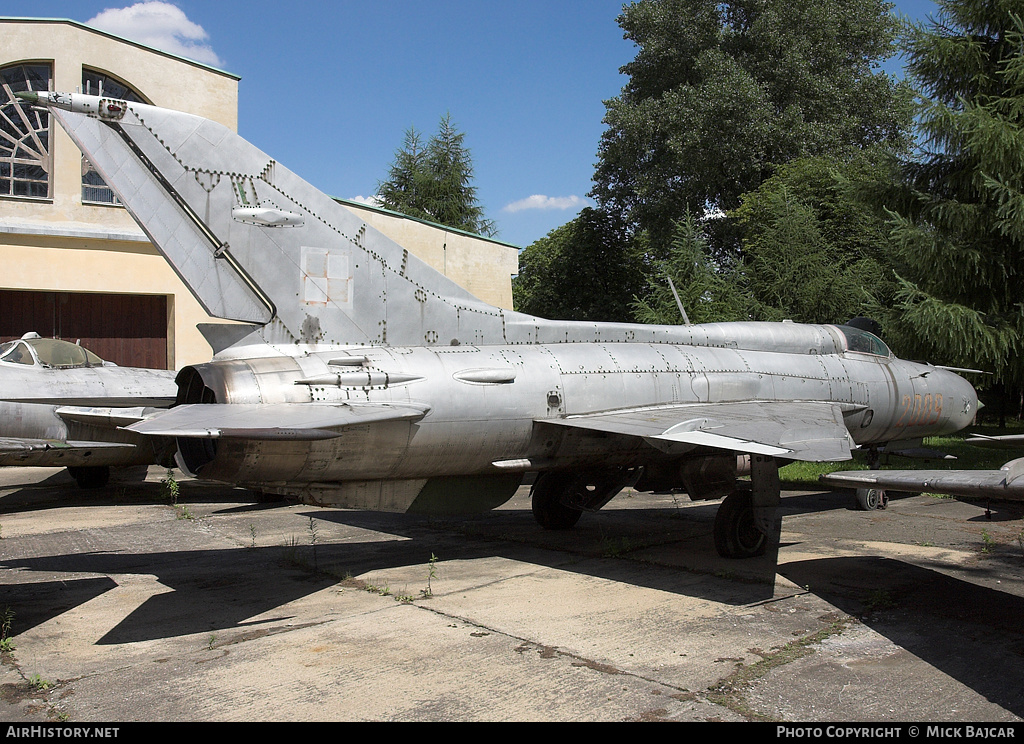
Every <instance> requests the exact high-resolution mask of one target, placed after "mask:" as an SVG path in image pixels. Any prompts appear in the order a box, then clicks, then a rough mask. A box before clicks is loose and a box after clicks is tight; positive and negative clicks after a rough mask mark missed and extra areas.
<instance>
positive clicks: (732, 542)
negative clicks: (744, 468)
mask: <svg viewBox="0 0 1024 744" xmlns="http://www.w3.org/2000/svg"><path fill="white" fill-rule="evenodd" d="M781 495H782V487H781V485H780V484H779V466H778V463H776V462H775V458H773V457H765V456H762V455H753V456H751V458H750V489H749V490H747V489H745V488H737V489H736V490H735V491H733V492H732V493H731V494H729V495H728V496H726V497H725V499H724V500H723V501H722V504H721V506H719V507H718V513H717V514H716V515H715V549H716V550H717V551H718V554H719V555H720V556H722V557H723V558H754V557H756V556H759V555H764V554H765V553H766V552H767V550H768V546H769V545H771V544H772V543H775V544H778V540H779V532H780V529H781V524H780V522H779V519H778V514H777V511H778V506H779V504H780V502H781Z"/></svg>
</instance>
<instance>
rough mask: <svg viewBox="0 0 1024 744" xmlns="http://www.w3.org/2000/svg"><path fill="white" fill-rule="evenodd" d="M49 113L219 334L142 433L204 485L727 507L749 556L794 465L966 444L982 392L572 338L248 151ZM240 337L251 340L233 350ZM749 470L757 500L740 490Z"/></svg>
mask: <svg viewBox="0 0 1024 744" xmlns="http://www.w3.org/2000/svg"><path fill="white" fill-rule="evenodd" d="M18 95H19V96H21V97H22V98H23V99H25V100H27V101H28V102H29V103H34V104H36V105H44V106H47V107H49V108H50V110H51V112H52V113H53V115H54V116H55V118H56V119H57V120H58V121H59V122H60V124H61V125H62V126H63V127H64V129H65V130H67V132H68V133H69V134H70V135H71V137H72V138H73V139H74V140H75V141H76V142H77V143H78V145H79V147H80V148H81V149H82V151H83V152H84V153H85V154H86V155H87V157H88V158H89V160H90V161H91V162H92V163H93V164H94V165H95V166H96V168H97V169H98V170H99V172H100V173H101V175H102V176H103V178H104V179H105V181H106V183H107V184H109V185H110V186H111V188H113V189H114V191H115V192H117V195H118V197H119V198H120V199H121V201H122V202H123V203H124V204H125V206H126V207H127V209H128V210H129V212H130V213H131V214H132V216H133V217H134V218H135V219H136V221H137V222H138V223H139V225H140V226H141V227H142V229H143V230H145V232H146V233H147V234H148V235H149V237H150V238H151V239H152V241H153V243H154V244H155V245H156V246H157V248H158V249H159V250H160V251H161V253H162V254H163V255H164V256H165V257H166V259H167V260H168V261H169V262H170V263H171V264H172V265H173V266H174V268H175V270H176V271H177V273H178V274H179V275H180V276H181V277H182V279H183V280H184V281H185V282H186V283H187V284H188V285H189V287H190V288H191V290H192V292H193V293H194V294H195V296H196V297H197V298H198V300H199V302H201V303H202V304H203V306H204V307H205V308H206V309H207V311H208V312H210V313H211V314H212V315H214V316H217V317H220V318H226V319H231V320H235V321H240V322H241V324H240V325H235V326H222V327H221V328H220V329H219V332H220V333H221V336H220V337H219V338H211V342H212V343H213V345H214V349H215V352H216V353H215V355H214V358H213V360H212V361H211V362H209V363H206V364H197V365H194V366H190V367H186V368H184V369H182V370H181V371H180V373H179V375H178V378H177V379H178V395H177V405H175V406H174V407H173V408H171V409H170V410H168V411H166V412H164V413H161V414H158V415H155V416H152V417H150V418H148V419H146V420H145V421H141V422H139V423H136V424H132V425H130V426H128V427H127V428H128V429H129V430H130V431H133V432H137V433H143V434H147V435H153V436H166V437H174V438H175V439H176V441H177V446H178V455H177V457H178V463H179V465H180V466H181V467H182V468H183V469H184V470H185V471H187V472H188V473H191V474H193V475H194V476H196V477H198V478H201V479H210V480H216V481H223V482H228V483H232V484H237V485H241V486H245V487H248V488H252V489H255V490H258V491H263V492H271V493H277V494H283V495H287V496H291V497H295V498H298V499H300V500H302V501H304V502H307V503H313V504H319V505H324V506H341V507H352V508H362V509H373V510H387V511H400V512H419V513H443V514H452V513H458V512H466V511H474V510H486V509H491V508H494V507H496V506H498V505H500V504H502V503H503V502H505V501H506V500H507V499H509V498H510V497H511V496H512V494H513V493H514V492H515V490H516V488H517V487H518V486H519V485H520V483H521V482H522V480H523V477H524V474H526V473H528V472H532V473H536V481H535V483H534V485H533V490H532V501H533V512H534V514H535V516H536V518H537V520H538V521H539V522H540V524H541V525H543V526H544V527H546V528H552V529H559V528H568V527H571V526H572V525H573V524H575V522H576V521H577V520H578V519H579V517H580V515H581V513H582V512H584V511H591V510H596V509H599V508H601V507H602V506H604V505H605V504H606V503H607V502H608V501H609V500H610V499H611V498H613V497H614V496H615V495H616V494H617V493H618V492H619V491H620V490H622V489H623V488H624V487H627V486H632V487H634V488H637V489H647V490H653V489H673V488H679V489H685V490H686V491H687V493H688V494H689V495H690V497H691V498H693V499H716V498H722V497H727V498H725V500H724V502H723V503H722V505H721V507H720V508H719V510H718V516H717V518H716V524H715V541H716V545H717V548H718V550H719V552H720V553H721V554H722V555H725V556H735V557H742V556H751V555H757V554H760V553H762V552H763V551H764V550H765V547H766V545H768V544H770V543H771V539H772V538H776V539H777V534H778V529H779V522H778V520H777V519H776V507H777V505H778V504H779V495H780V489H779V477H778V465H779V463H783V462H787V461H791V460H812V461H829V460H842V459H848V458H850V456H851V455H850V452H851V449H852V448H855V447H868V446H872V445H875V444H879V443H885V442H890V441H893V440H900V439H905V438H906V439H919V438H921V437H923V436H928V435H931V434H939V433H944V432H952V431H956V430H959V429H960V428H962V427H964V426H965V425H967V424H968V423H970V422H971V420H972V419H973V418H974V414H975V408H976V406H977V398H976V395H975V391H974V389H973V388H972V387H971V385H970V384H969V383H967V382H966V381H965V380H964V379H962V378H961V377H959V376H957V375H956V374H953V373H952V372H949V371H947V370H943V369H940V368H936V367H932V366H928V365H924V364H915V363H911V362H907V361H903V360H900V359H897V358H894V357H893V355H892V354H891V353H890V351H889V349H888V348H887V347H886V346H885V344H884V343H882V342H881V341H880V340H879V339H878V338H876V337H875V336H872V335H871V334H869V333H866V332H864V331H861V330H858V329H856V328H848V327H845V328H844V327H837V326H831V325H799V324H795V323H754V322H747V323H715V324H707V325H684V326H650V325H636V324H624V323H586V322H561V321H550V320H545V319H541V318H536V317H531V316H528V315H524V314H521V313H517V312H510V311H507V310H503V309H500V308H497V307H493V306H490V305H487V304H485V303H483V302H481V301H480V300H478V299H477V298H475V297H473V296H472V295H470V294H469V293H468V292H466V291H465V290H464V289H462V288H461V287H459V286H458V285H456V284H455V283H453V282H452V281H450V280H449V279H448V278H446V277H444V276H442V275H441V274H439V273H438V272H436V271H434V270H433V269H431V268H429V267H428V266H427V265H425V264H424V263H422V262H421V261H419V260H418V259H417V258H416V257H415V256H413V255H411V254H410V253H409V252H408V251H407V250H405V249H403V248H402V246H401V245H398V244H396V243H395V242H393V241H392V240H390V239H389V238H387V237H385V236H384V235H382V234H381V233H379V232H377V231H376V230H374V229H373V228H371V227H370V226H368V225H366V224H365V223H364V222H363V221H362V220H360V219H359V218H358V217H357V216H356V215H355V214H354V213H352V212H351V211H349V210H347V209H346V208H344V207H343V206H341V205H339V204H338V203H336V202H335V201H334V200H333V199H331V198H330V197H328V196H326V195H324V194H323V193H321V192H320V191H318V190H317V189H315V188H313V187H312V186H310V185H309V184H307V183H306V182H304V181H302V180H301V179H300V178H299V177H297V176H296V175H295V174H294V173H292V172H291V171H289V170H288V169H286V168H285V167H283V166H282V165H281V164H280V163H277V162H276V161H275V160H273V159H272V158H270V157H269V156H267V155H265V154H264V153H263V152H261V151H259V150H258V149H257V148H255V147H254V146H253V145H251V144H250V143H249V142H247V141H245V140H244V139H242V138H241V137H239V136H238V135H236V134H235V133H233V132H231V131H230V130H228V129H227V128H225V127H223V126H221V125H219V124H216V123H214V122H211V121H208V120H205V119H202V118H199V117H196V116H192V115H189V114H184V113H180V112H175V111H169V110H165V109H161V108H156V107H153V106H147V105H142V104H137V103H129V102H125V101H117V100H113V99H107V98H99V97H96V96H87V95H80V94H68V93H38V94H36V93H21V94H18ZM232 332H233V333H234V335H233V336H232V335H231V334H232ZM739 461H744V462H746V461H749V471H750V481H749V487H744V486H743V484H742V483H739V482H738V480H737V475H738V472H739V467H738V462H739Z"/></svg>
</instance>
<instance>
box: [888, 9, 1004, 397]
mask: <svg viewBox="0 0 1024 744" xmlns="http://www.w3.org/2000/svg"><path fill="white" fill-rule="evenodd" d="M937 4H938V14H937V16H935V20H930V21H928V22H926V23H919V24H913V25H912V26H911V27H910V28H909V30H908V35H907V42H906V47H907V51H906V55H907V60H908V62H907V70H908V74H909V75H910V77H911V79H912V80H913V81H914V82H915V83H916V84H917V85H918V87H919V89H920V90H921V93H922V96H921V100H920V111H919V115H918V121H919V126H920V132H921V137H920V140H921V150H920V152H919V153H917V156H916V157H915V158H913V159H911V160H909V161H908V162H907V163H906V166H905V174H904V180H903V182H902V188H901V189H898V190H896V191H895V192H894V193H890V194H887V195H886V198H887V199H888V203H889V205H890V206H891V207H892V209H893V231H892V237H893V243H894V247H895V249H896V251H897V257H898V259H899V261H900V265H899V274H900V277H901V281H902V284H901V287H900V292H899V294H898V297H897V301H896V303H895V304H894V307H893V312H892V313H891V314H890V316H889V318H888V320H887V326H888V327H889V328H890V329H891V331H892V332H893V333H894V334H895V335H896V336H897V338H898V345H899V348H900V349H901V350H902V351H903V352H904V353H905V354H907V355H912V356H920V357H923V358H928V359H932V360H936V361H941V362H942V363H944V364H951V365H957V366H967V367H981V368H983V369H987V370H990V371H993V372H994V373H995V380H996V381H997V382H999V383H1002V384H1005V385H1006V386H1007V387H1008V388H1010V389H1013V390H1015V391H1017V393H1016V394H1017V396H1018V399H1019V396H1020V391H1021V389H1022V388H1024V361H1022V359H1021V351H1022V350H1024V349H1022V347H1024V290H1022V289H1021V287H1022V274H1024V23H1022V20H1021V12H1022V11H1024V7H1022V6H1021V3H1020V0H937Z"/></svg>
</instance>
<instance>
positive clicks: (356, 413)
mask: <svg viewBox="0 0 1024 744" xmlns="http://www.w3.org/2000/svg"><path fill="white" fill-rule="evenodd" d="M428 410H429V408H428V407H426V406H415V405H390V404H385V403H363V404H360V403H345V404H340V405H330V404H317V403H252V404H250V403H195V404H190V405H183V406H176V407H175V408H171V409H169V410H167V411H161V412H159V413H156V414H154V415H152V416H150V417H148V418H147V419H146V420H144V421H139V422H137V423H134V424H131V425H130V426H126V427H125V428H126V429H128V430H129V431H134V432H136V433H138V434H146V435H149V436H164V437H185V438H200V439H219V438H229V439H295V440H311V439H331V438H333V437H338V436H341V430H342V429H344V428H346V427H349V426H362V425H364V424H375V423H381V422H386V421H416V420H419V419H421V418H423V416H425V415H426V413H427V411H428Z"/></svg>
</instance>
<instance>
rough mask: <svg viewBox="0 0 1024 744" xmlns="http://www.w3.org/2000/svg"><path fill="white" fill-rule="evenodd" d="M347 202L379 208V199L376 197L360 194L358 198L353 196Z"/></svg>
mask: <svg viewBox="0 0 1024 744" xmlns="http://www.w3.org/2000/svg"><path fill="white" fill-rule="evenodd" d="M349 201H351V202H355V203H356V204H367V205H369V206H371V207H379V206H380V205H381V201H380V199H378V198H377V197H376V196H363V195H362V194H360V195H359V196H353V197H352V198H351V199H349Z"/></svg>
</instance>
